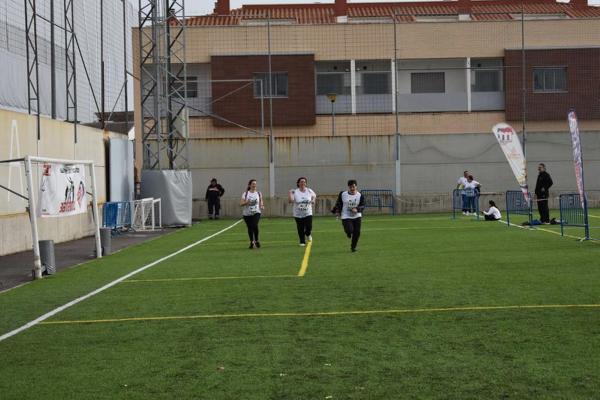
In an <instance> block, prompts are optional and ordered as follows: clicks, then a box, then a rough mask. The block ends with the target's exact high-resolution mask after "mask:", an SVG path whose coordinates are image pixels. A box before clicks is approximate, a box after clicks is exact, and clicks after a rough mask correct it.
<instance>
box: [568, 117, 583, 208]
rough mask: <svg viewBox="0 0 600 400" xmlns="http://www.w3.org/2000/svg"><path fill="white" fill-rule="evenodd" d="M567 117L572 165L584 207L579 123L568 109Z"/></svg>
mask: <svg viewBox="0 0 600 400" xmlns="http://www.w3.org/2000/svg"><path fill="white" fill-rule="evenodd" d="M567 119H568V120H569V130H570V131H571V143H572V145H573V166H574V167H575V180H576V181H577V190H578V191H579V199H580V200H581V208H584V204H583V201H584V199H585V189H584V184H583V160H582V157H581V140H580V139H579V125H578V123H577V114H575V111H570V112H569V114H568V116H567Z"/></svg>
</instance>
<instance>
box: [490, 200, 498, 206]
mask: <svg viewBox="0 0 600 400" xmlns="http://www.w3.org/2000/svg"><path fill="white" fill-rule="evenodd" d="M488 203H490V206H492V207H496V203H494V200H490V201H489V202H488Z"/></svg>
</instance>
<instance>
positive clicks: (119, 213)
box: [102, 201, 131, 230]
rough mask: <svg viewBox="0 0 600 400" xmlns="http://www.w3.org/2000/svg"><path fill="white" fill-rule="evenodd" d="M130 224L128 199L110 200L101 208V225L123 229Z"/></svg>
mask: <svg viewBox="0 0 600 400" xmlns="http://www.w3.org/2000/svg"><path fill="white" fill-rule="evenodd" d="M130 226H131V203H130V202H128V201H111V202H108V203H105V204H104V207H103V209H102V227H104V228H111V229H113V230H114V229H124V228H129V227H130Z"/></svg>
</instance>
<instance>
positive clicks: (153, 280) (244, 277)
mask: <svg viewBox="0 0 600 400" xmlns="http://www.w3.org/2000/svg"><path fill="white" fill-rule="evenodd" d="M295 277H296V275H248V276H207V277H198V278H157V279H128V280H126V281H123V283H138V282H174V281H217V280H225V279H260V278H295Z"/></svg>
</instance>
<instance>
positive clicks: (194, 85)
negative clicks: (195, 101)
mask: <svg viewBox="0 0 600 400" xmlns="http://www.w3.org/2000/svg"><path fill="white" fill-rule="evenodd" d="M173 89H174V92H175V94H176V95H177V96H180V97H186V96H187V98H188V99H191V98H196V97H198V77H197V76H188V77H187V93H184V92H183V81H175V82H173Z"/></svg>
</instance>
